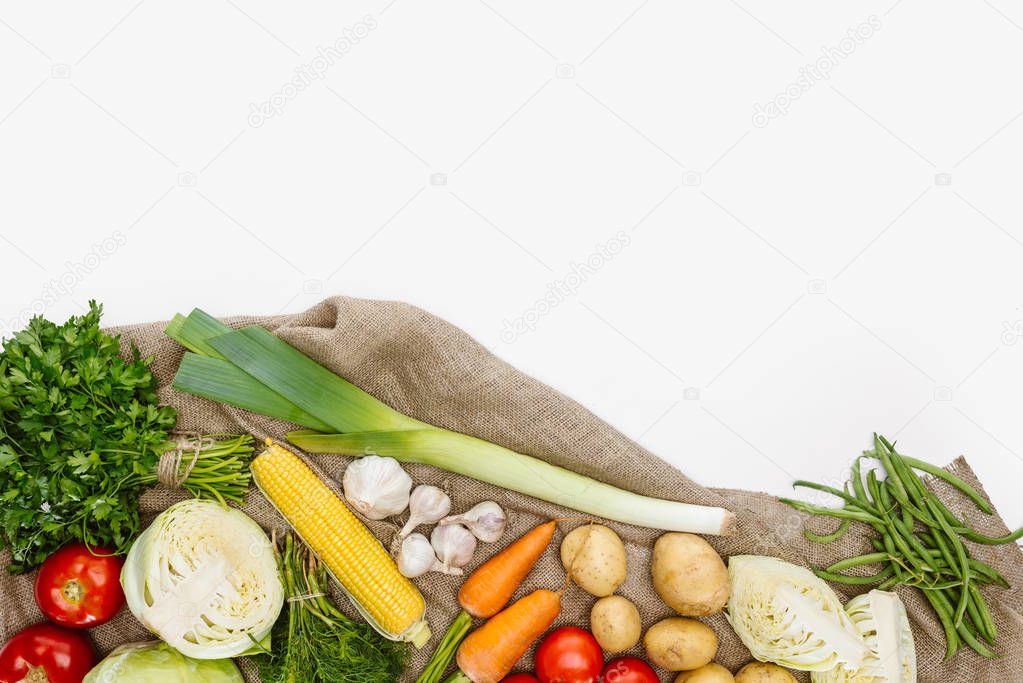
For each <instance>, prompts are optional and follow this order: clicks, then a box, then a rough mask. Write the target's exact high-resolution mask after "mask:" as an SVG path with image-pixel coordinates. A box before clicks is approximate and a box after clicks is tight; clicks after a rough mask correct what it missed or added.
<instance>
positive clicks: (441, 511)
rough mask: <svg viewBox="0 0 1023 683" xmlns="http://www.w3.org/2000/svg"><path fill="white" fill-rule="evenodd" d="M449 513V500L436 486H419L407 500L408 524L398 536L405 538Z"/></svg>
mask: <svg viewBox="0 0 1023 683" xmlns="http://www.w3.org/2000/svg"><path fill="white" fill-rule="evenodd" d="M449 512H451V499H450V498H448V494H446V493H444V492H443V491H441V490H440V489H439V488H437V487H436V486H430V485H429V484H420V485H419V486H417V487H416V488H415V490H414V491H412V497H411V498H410V499H409V518H408V523H407V524H405V526H404V527H403V528H402V530H401V532H400V533H399V534H398V536H399V537H401V538H405V537H406V536H408V535H409V534H410V533H412V530H413V529H415V528H416V527H417V526H419V525H420V524H433V523H434V522H436V521H437V520H439V519H441V518H442V517H444V515H446V514H448V513H449Z"/></svg>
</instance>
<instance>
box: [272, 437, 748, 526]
mask: <svg viewBox="0 0 1023 683" xmlns="http://www.w3.org/2000/svg"><path fill="white" fill-rule="evenodd" d="M288 440H289V441H291V443H293V444H295V445H296V446H298V447H299V448H301V449H303V450H305V451H308V452H310V453H339V454H341V455H352V456H363V455H372V454H375V455H385V456H388V457H391V458H394V459H395V460H399V461H401V462H412V463H422V464H426V465H433V466H434V467H439V468H441V469H443V470H447V471H449V472H455V473H456V474H463V475H465V476H467V477H472V478H474V479H479V480H480V481H485V482H487V483H488V484H494V485H496V486H501V487H503V488H506V489H511V490H512V491H518V492H519V493H524V494H526V495H529V496H533V497H534V498H539V499H541V500H546V501H548V502H551V503H556V504H558V505H563V506H564V507H568V508H572V509H573V510H578V511H580V512H585V513H587V514H591V515H598V516H600V517H604V518H607V519H612V520H615V521H618V522H625V523H626V524H634V525H636V526H642V527H648V528H651V529H662V530H665V531H686V532H689V533H695V534H719V535H720V534H729V533H731V532H732V531H733V530H734V527H735V516H734V515H733V514H732V513H731V512H729V511H728V510H725V509H724V508H718V507H707V506H703V505H691V504H689V503H679V502H676V501H672V500H662V499H660V498H650V497H648V496H641V495H639V494H636V493H632V492H630V491H625V490H623V489H619V488H616V487H614V486H611V485H610V484H605V483H603V482H599V481H597V480H595V479H590V478H589V477H586V476H583V475H581V474H576V473H575V472H572V471H569V470H566V469H564V468H562V467H557V466H555V465H551V464H550V463H547V462H544V461H543V460H539V459H537V458H532V457H530V456H528V455H522V454H521V453H516V452H515V451H512V450H510V449H507V448H505V447H503V446H498V445H497V444H493V443H490V442H489V441H484V440H483V439H477V438H475V437H472V436H468V435H465V434H458V433H456V432H450V431H447V430H445V429H410V430H402V431H394V432H355V433H351V434H316V433H312V432H308V431H299V432H292V433H290V434H289V435H288Z"/></svg>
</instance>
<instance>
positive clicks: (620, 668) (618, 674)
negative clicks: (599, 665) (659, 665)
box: [600, 657, 658, 683]
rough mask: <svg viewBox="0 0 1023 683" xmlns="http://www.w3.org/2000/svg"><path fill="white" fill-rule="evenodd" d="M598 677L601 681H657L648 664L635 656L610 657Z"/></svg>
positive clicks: (647, 682)
mask: <svg viewBox="0 0 1023 683" xmlns="http://www.w3.org/2000/svg"><path fill="white" fill-rule="evenodd" d="M600 677H601V680H602V681H603V683H658V679H657V674H656V673H654V670H653V669H651V668H650V665H649V664H647V663H646V662H644V661H643V660H642V659H636V658H635V657H619V658H618V659H612V660H611V661H610V662H608V663H607V666H605V667H604V673H602V674H601V676H600Z"/></svg>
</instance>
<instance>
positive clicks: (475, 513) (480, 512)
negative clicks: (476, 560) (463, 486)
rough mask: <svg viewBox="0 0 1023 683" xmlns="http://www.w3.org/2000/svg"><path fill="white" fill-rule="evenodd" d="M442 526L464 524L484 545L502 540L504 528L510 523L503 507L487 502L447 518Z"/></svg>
mask: <svg viewBox="0 0 1023 683" xmlns="http://www.w3.org/2000/svg"><path fill="white" fill-rule="evenodd" d="M440 523H441V525H442V526H443V525H447V524H464V525H465V526H466V528H468V529H469V531H471V532H472V535H473V536H475V537H476V538H478V539H480V540H481V541H483V542H484V543H493V542H495V541H496V540H497V539H499V538H501V534H503V533H504V527H505V525H506V524H507V523H508V516H507V515H505V514H504V510H502V509H501V506H500V505H498V504H497V503H495V502H494V501H492V500H485V501H483V502H482V503H480V504H478V505H475V506H473V508H472V509H471V510H469V511H468V512H466V513H465V514H461V515H454V516H453V517H445V518H444V519H442V520H441V521H440Z"/></svg>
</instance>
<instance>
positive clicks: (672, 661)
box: [643, 617, 718, 671]
mask: <svg viewBox="0 0 1023 683" xmlns="http://www.w3.org/2000/svg"><path fill="white" fill-rule="evenodd" d="M643 647H644V648H646V655H647V658H648V659H649V660H650V661H651V662H653V663H654V664H656V665H657V666H659V667H661V668H662V669H667V670H668V671H689V670H691V669H699V668H700V667H701V666H703V665H704V664H709V663H710V660H712V659H714V655H716V654H717V653H718V637H717V635H715V634H714V631H713V630H711V628H710V627H709V626H707V625H706V624H704V623H701V622H699V621H696V620H695V619H683V618H682V617H671V618H669V619H663V620H661V621H659V622H657V623H656V624H654V625H653V626H651V627H650V628H649V629H647V632H646V635H645V636H643Z"/></svg>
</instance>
